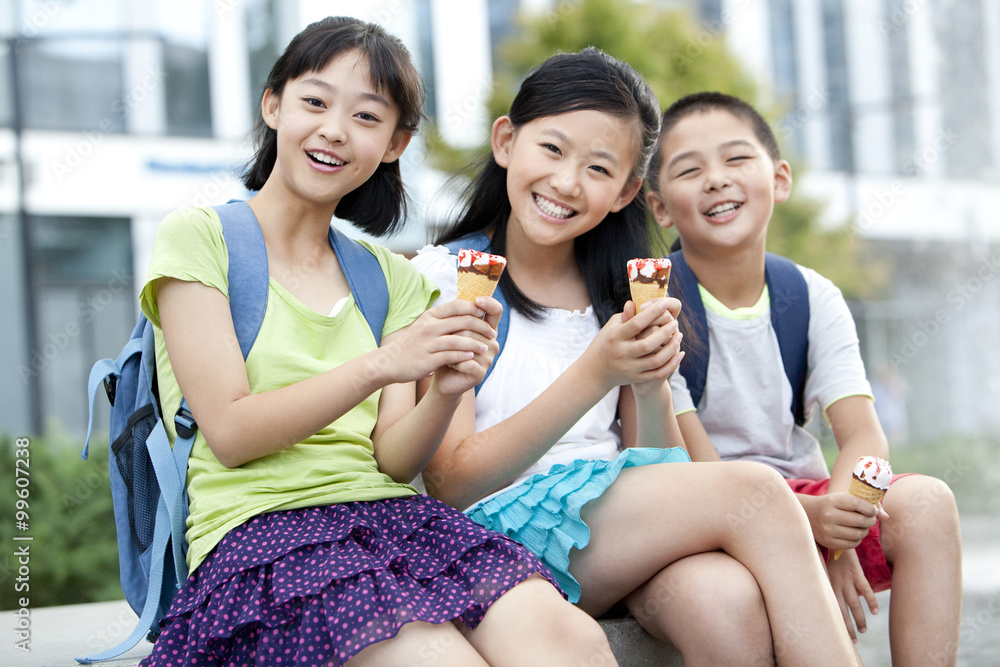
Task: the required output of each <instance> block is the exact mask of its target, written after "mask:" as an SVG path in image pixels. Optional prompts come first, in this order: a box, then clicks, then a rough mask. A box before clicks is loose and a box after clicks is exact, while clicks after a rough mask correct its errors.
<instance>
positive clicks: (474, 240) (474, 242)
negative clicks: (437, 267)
mask: <svg viewBox="0 0 1000 667" xmlns="http://www.w3.org/2000/svg"><path fill="white" fill-rule="evenodd" d="M444 247H445V248H447V249H448V252H450V253H451V254H453V255H456V256H457V255H458V251H459V250H461V249H462V248H467V249H469V250H476V251H478V252H489V251H490V238H489V237H488V236H486V234H484V233H483V232H474V233H472V234H469V235H468V236H463V237H462V238H460V239H458V240H457V241H452V242H451V243H445V244H444ZM493 298H494V299H496V300H497V301H499V302H500V305H501V306H503V313H502V314H501V315H500V322H499V323H498V324H497V343H499V344H500V350H499V351H498V352H497V355H496V356H495V357H493V363H492V364H490V367H489V368H487V369H486V375H484V376H483V380H482V382H480V383H479V384H477V385H476V394H479V390H480V389H482V388H483V384H485V383H486V378H488V377H489V376H490V373H492V372H493V369H494V368H496V367H497V360H498V359H500V355H501V354H502V353H503V346H504V343H506V342H507V331H508V330H509V329H510V308H508V307H507V299H506V298H505V297H504V295H503V290H502V289H501V288H500V287H499V285H498V286H497V288H496V291H495V292H493Z"/></svg>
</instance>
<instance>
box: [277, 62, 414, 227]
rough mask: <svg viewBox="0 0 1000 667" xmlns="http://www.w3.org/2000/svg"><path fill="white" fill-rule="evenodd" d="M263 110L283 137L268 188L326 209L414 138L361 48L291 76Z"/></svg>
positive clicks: (278, 145)
mask: <svg viewBox="0 0 1000 667" xmlns="http://www.w3.org/2000/svg"><path fill="white" fill-rule="evenodd" d="M261 109H262V113H263V118H264V122H265V123H267V125H268V126H269V127H270V128H272V129H274V130H275V131H276V132H277V137H278V140H277V152H278V155H277V160H276V161H275V165H274V170H273V171H272V173H271V177H270V178H269V179H268V182H267V184H266V186H270V187H276V188H280V189H283V190H285V191H287V192H288V193H289V194H291V195H293V196H295V197H298V198H301V199H303V200H306V201H311V202H314V203H316V204H320V205H323V206H328V207H329V206H332V207H333V208H335V207H336V205H337V203H339V202H340V199H341V198H342V197H343V196H344V195H346V194H347V193H348V192H351V191H352V190H354V189H355V188H357V187H358V186H360V185H361V184H362V183H364V182H365V181H366V180H368V179H369V178H370V177H371V176H372V174H373V173H375V169H376V168H377V167H378V165H379V163H380V162H392V161H393V160H396V159H397V158H398V157H399V156H400V155H401V154H402V152H403V149H405V148H406V145H407V143H408V142H409V140H410V133H409V132H407V131H405V130H397V124H398V122H399V110H398V108H397V107H396V104H395V103H394V102H393V100H392V99H391V98H390V97H388V96H387V95H386V94H385V93H383V92H380V91H378V90H376V89H375V88H374V87H373V86H372V84H371V82H370V80H369V77H368V61H367V59H366V58H365V57H364V56H363V55H361V54H360V53H359V52H357V51H348V52H345V53H342V54H341V55H338V56H337V57H335V58H334V59H333V60H332V61H330V63H329V64H328V65H327V66H326V67H325V68H323V69H322V70H320V71H316V72H307V73H305V74H303V75H302V76H300V77H298V78H296V79H292V80H290V81H289V82H288V83H287V84H286V85H285V87H284V90H283V91H282V93H281V95H280V96H278V95H275V94H273V92H272V91H270V90H268V91H267V92H265V93H264V98H263V100H262V102H261Z"/></svg>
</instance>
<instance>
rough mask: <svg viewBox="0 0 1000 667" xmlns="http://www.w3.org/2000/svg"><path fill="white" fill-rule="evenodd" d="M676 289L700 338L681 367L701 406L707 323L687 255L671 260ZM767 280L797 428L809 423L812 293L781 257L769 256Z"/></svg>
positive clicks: (795, 269) (679, 253) (677, 253)
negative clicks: (806, 401)
mask: <svg viewBox="0 0 1000 667" xmlns="http://www.w3.org/2000/svg"><path fill="white" fill-rule="evenodd" d="M669 257H670V264H671V267H672V276H673V278H672V279H671V283H673V284H674V285H677V286H679V288H680V292H679V294H678V293H674V296H676V297H677V298H679V299H680V300H681V302H682V303H683V304H684V312H685V313H686V314H687V317H688V321H689V322H690V323H691V326H692V328H693V329H694V332H695V334H696V336H697V338H698V342H699V345H698V346H696V347H695V348H694V349H692V348H687V354H686V355H684V359H683V360H682V361H681V367H680V373H681V375H683V376H684V380H685V381H686V382H687V386H688V390H690V392H691V400H692V401H693V402H694V405H695V406H697V405H698V403H700V402H701V396H702V394H703V393H704V391H705V380H706V378H707V376H708V358H709V352H710V350H709V344H708V320H707V317H706V315H705V305H704V304H703V303H702V301H701V292H699V290H698V279H697V278H696V277H695V275H694V273H693V272H692V271H691V268H690V267H689V266H688V265H687V262H686V261H685V260H684V252H683V251H682V250H677V251H675V252H673V253H671V254H670V256H669ZM764 279H765V281H766V283H767V289H768V293H769V294H770V297H771V326H772V327H774V333H775V334H776V336H777V338H778V348H779V349H780V350H781V362H782V365H784V367H785V375H786V376H787V377H788V381H789V383H791V385H792V405H791V410H792V414H793V415H795V423H796V424H798V425H799V426H801V425H802V424H804V423H805V391H806V376H807V374H808V371H809V289H808V287H807V285H806V280H805V278H803V277H802V272H801V271H799V269H798V267H796V266H795V262H793V261H792V260H790V259H787V258H785V257H781V256H780V255H775V254H773V253H767V255H766V257H765V259H764Z"/></svg>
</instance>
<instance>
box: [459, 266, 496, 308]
mask: <svg viewBox="0 0 1000 667" xmlns="http://www.w3.org/2000/svg"><path fill="white" fill-rule="evenodd" d="M498 282H499V280H493V279H491V278H489V277H487V276H485V275H483V274H481V273H476V272H475V271H459V272H458V298H459V299H464V300H466V301H475V300H476V299H477V298H479V297H481V296H493V291H494V290H495V289H496V287H497V283H498Z"/></svg>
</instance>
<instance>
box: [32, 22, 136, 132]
mask: <svg viewBox="0 0 1000 667" xmlns="http://www.w3.org/2000/svg"><path fill="white" fill-rule="evenodd" d="M21 45H22V48H21V50H20V54H19V56H20V57H19V58H18V64H19V66H20V68H21V69H20V81H21V90H20V91H18V92H19V93H20V97H21V99H22V100H23V102H22V104H23V106H22V113H23V118H24V125H25V127H26V128H28V129H32V130H68V131H86V130H100V131H101V132H102V133H105V134H107V133H118V132H124V131H125V107H124V105H123V103H122V100H123V97H124V96H123V88H124V87H123V81H122V68H121V61H122V55H121V52H120V49H119V44H118V42H117V40H115V41H108V40H104V39H95V40H88V39H62V38H57V37H53V38H40V39H27V40H24V41H22V42H21Z"/></svg>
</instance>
